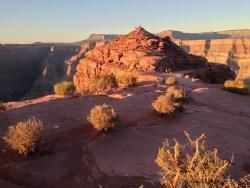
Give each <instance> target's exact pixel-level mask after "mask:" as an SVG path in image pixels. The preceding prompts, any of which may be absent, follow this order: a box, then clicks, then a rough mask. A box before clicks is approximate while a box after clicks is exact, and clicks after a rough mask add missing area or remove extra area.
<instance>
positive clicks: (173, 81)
mask: <svg viewBox="0 0 250 188" xmlns="http://www.w3.org/2000/svg"><path fill="white" fill-rule="evenodd" d="M176 83H177V80H176V78H175V77H174V76H169V77H168V78H167V79H166V80H165V84H166V85H169V86H173V85H175V84H176Z"/></svg>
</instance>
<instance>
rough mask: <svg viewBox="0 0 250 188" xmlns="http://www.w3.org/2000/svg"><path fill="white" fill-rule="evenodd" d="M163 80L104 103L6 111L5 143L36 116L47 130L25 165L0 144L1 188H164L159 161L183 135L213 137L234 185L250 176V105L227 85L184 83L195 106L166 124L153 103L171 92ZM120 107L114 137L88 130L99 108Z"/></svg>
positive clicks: (28, 105)
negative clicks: (165, 146)
mask: <svg viewBox="0 0 250 188" xmlns="http://www.w3.org/2000/svg"><path fill="white" fill-rule="evenodd" d="M156 76H163V75H159V74H158V75H154V76H151V77H147V76H144V78H140V80H142V82H140V83H139V86H138V87H135V88H128V89H114V90H112V91H110V92H109V93H107V95H103V96H83V97H73V98H62V97H58V96H52V95H51V96H46V97H43V98H39V99H34V100H29V101H21V102H11V103H7V111H5V112H1V113H0V123H1V126H0V136H1V137H2V136H3V135H4V133H5V132H6V130H7V129H8V126H10V125H12V124H13V123H16V122H18V121H22V120H26V119H27V118H29V117H31V116H36V117H37V118H39V119H41V121H43V123H44V133H43V139H42V143H41V145H40V147H39V150H38V152H37V153H34V154H33V155H31V156H28V157H27V158H22V157H18V156H17V155H15V154H14V153H13V152H12V151H10V150H9V149H8V148H7V147H6V145H5V144H4V143H3V141H2V139H1V140H0V148H1V150H0V159H1V160H0V179H1V180H0V186H1V188H2V187H3V188H8V187H11V186H12V187H13V188H14V187H20V188H69V187H70V188H82V187H84V188H96V187H101V186H102V187H104V188H127V187H131V188H133V187H140V186H141V185H144V187H146V188H160V185H159V183H158V178H159V173H158V171H159V169H158V168H157V166H156V165H155V162H154V159H155V156H156V153H157V150H158V148H159V146H160V145H161V143H162V141H163V140H164V139H165V138H168V139H173V138H176V139H178V140H180V141H181V142H184V134H183V131H184V130H186V131H188V132H189V133H190V134H191V135H192V137H197V136H199V135H200V134H202V133H205V134H206V140H207V144H208V146H209V147H216V148H218V149H219V153H220V155H221V156H222V157H223V158H226V159H230V158H231V155H232V154H234V157H235V161H234V164H233V165H232V167H230V173H231V175H232V177H234V178H238V177H240V176H243V175H246V174H248V173H249V172H250V163H249V158H250V137H249V135H250V116H249V114H250V108H249V106H250V98H249V96H240V95H236V94H232V93H228V92H226V91H223V90H221V85H208V84H204V83H201V82H195V83H194V82H192V81H191V79H185V78H181V77H177V81H178V84H177V85H178V86H180V87H183V88H185V90H187V92H188V95H189V100H188V102H187V103H186V104H185V110H184V112H181V113H177V114H175V115H174V116H173V117H169V118H162V117H160V116H158V115H157V114H155V113H154V112H153V110H152V107H151V103H152V101H153V100H154V99H155V98H156V97H157V96H158V95H161V94H162V93H164V92H165V91H166V89H167V87H166V86H164V85H162V84H159V83H157V82H156V81H155V80H157V79H156ZM102 103H107V104H110V105H112V106H114V107H115V108H116V109H117V110H118V112H119V114H120V118H121V124H120V125H119V127H118V128H117V129H116V130H114V131H113V132H111V133H109V134H98V133H97V132H96V131H95V130H93V128H92V127H91V125H90V124H89V123H88V122H87V120H86V117H87V114H88V113H89V110H90V109H91V108H92V107H93V106H94V105H97V104H102Z"/></svg>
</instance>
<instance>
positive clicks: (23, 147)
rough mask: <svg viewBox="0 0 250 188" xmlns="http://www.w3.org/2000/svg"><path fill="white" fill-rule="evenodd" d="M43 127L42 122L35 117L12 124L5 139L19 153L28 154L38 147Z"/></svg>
mask: <svg viewBox="0 0 250 188" xmlns="http://www.w3.org/2000/svg"><path fill="white" fill-rule="evenodd" d="M42 127H43V124H42V122H41V121H40V120H38V119H36V118H34V117H33V118H31V119H28V120H27V121H24V122H19V123H17V124H16V125H14V126H10V127H9V130H8V132H7V134H6V136H4V137H3V139H4V141H5V142H6V143H7V144H8V145H9V146H10V147H11V148H12V149H13V150H15V151H17V152H18V153H19V154H23V155H27V154H29V153H31V152H34V151H35V150H36V148H37V147H38V144H39V142H40V138H41V131H42Z"/></svg>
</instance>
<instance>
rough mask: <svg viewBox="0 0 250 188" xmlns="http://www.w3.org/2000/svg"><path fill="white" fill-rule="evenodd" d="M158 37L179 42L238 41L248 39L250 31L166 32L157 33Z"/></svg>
mask: <svg viewBox="0 0 250 188" xmlns="http://www.w3.org/2000/svg"><path fill="white" fill-rule="evenodd" d="M157 35H158V36H159V37H162V38H164V37H170V38H171V39H179V40H209V39H239V38H249V39H250V29H242V30H228V31H218V32H202V33H185V32H182V31H174V30H166V31H163V32H160V33H157Z"/></svg>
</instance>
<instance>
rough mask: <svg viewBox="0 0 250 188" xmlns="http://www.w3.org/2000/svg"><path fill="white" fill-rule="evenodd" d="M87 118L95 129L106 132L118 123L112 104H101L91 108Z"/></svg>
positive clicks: (117, 116) (116, 113)
mask: <svg viewBox="0 0 250 188" xmlns="http://www.w3.org/2000/svg"><path fill="white" fill-rule="evenodd" d="M87 119H88V121H89V122H90V123H91V124H92V125H93V127H94V128H95V129H96V130H97V131H104V132H106V131H108V130H110V129H113V128H114V127H115V126H116V125H117V124H118V121H119V115H118V112H117V111H116V110H115V109H114V108H113V107H112V106H109V105H107V104H102V105H97V106H95V107H94V108H92V109H91V110H90V113H89V115H88V118H87Z"/></svg>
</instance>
